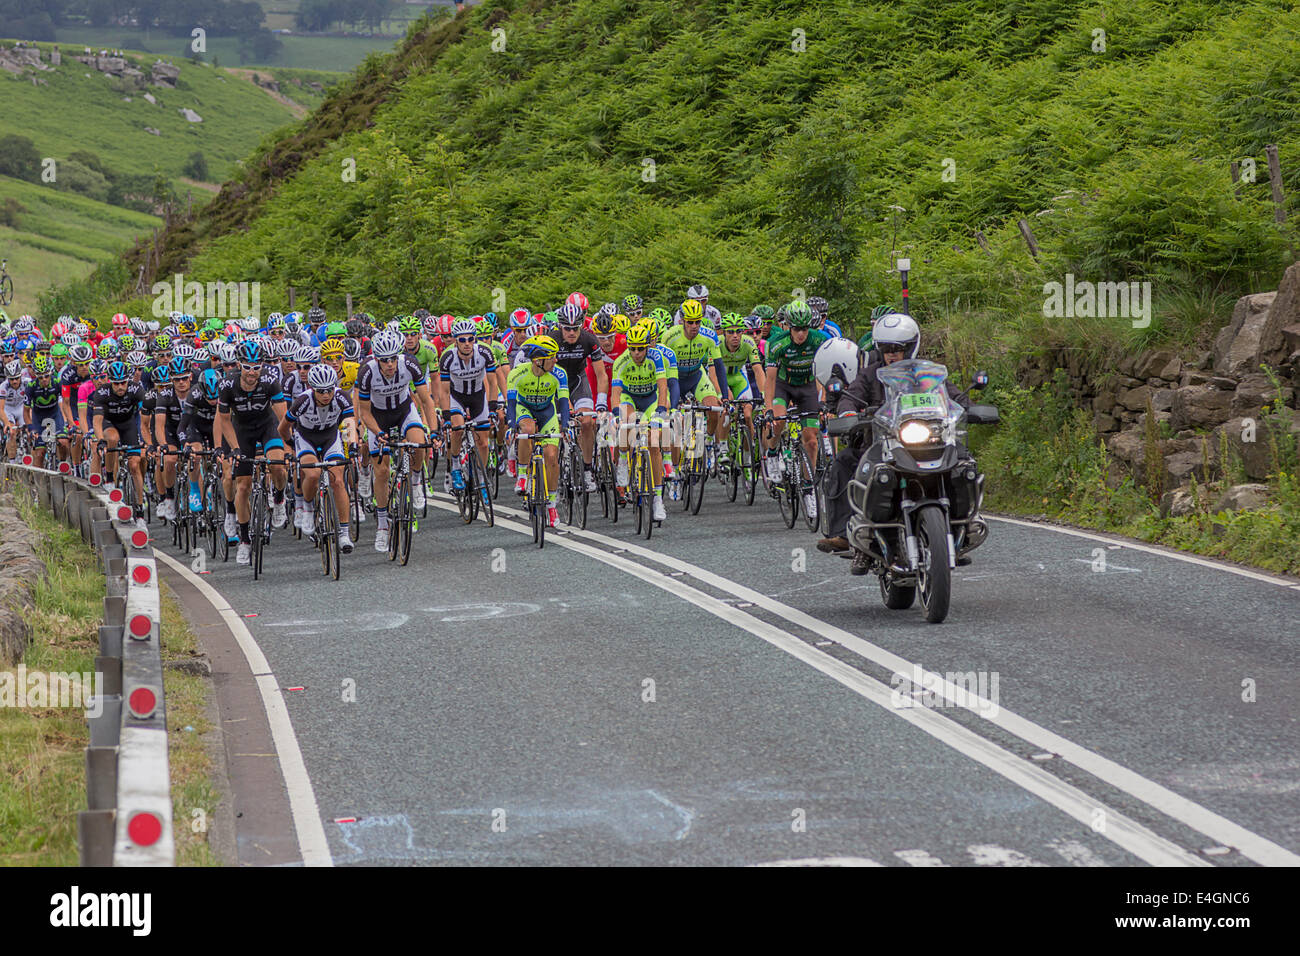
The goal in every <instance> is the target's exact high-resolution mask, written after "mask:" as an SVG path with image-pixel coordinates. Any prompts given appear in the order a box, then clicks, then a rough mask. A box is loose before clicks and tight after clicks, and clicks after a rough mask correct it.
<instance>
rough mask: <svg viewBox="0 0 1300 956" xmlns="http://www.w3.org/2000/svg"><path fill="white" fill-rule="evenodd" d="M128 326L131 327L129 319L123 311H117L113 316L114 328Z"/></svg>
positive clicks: (125, 327) (126, 327) (127, 327)
mask: <svg viewBox="0 0 1300 956" xmlns="http://www.w3.org/2000/svg"><path fill="white" fill-rule="evenodd" d="M130 327H131V320H130V319H128V318H127V317H126V313H125V312H118V313H117V314H115V315H114V316H113V328H114V330H117V329H129V328H130Z"/></svg>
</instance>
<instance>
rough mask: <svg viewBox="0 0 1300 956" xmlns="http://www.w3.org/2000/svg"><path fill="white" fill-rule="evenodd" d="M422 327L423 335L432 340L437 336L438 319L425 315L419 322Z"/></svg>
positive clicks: (434, 316)
mask: <svg viewBox="0 0 1300 956" xmlns="http://www.w3.org/2000/svg"><path fill="white" fill-rule="evenodd" d="M420 323H421V325H423V326H424V334H425V335H427V336H428V337H429V338H434V337H435V336H436V335H437V334H438V317H437V316H436V315H426V316H425V317H424V318H423V319H421V320H420Z"/></svg>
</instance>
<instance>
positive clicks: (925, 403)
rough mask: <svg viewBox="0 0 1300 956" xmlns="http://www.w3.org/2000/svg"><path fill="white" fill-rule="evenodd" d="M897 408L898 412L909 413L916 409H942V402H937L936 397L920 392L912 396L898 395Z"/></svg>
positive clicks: (937, 398)
mask: <svg viewBox="0 0 1300 956" xmlns="http://www.w3.org/2000/svg"><path fill="white" fill-rule="evenodd" d="M898 407H899V410H900V411H904V412H911V411H915V410H916V409H918V408H943V402H941V401H940V400H939V396H938V395H932V394H930V393H928V392H921V393H919V394H913V395H900V396H899V397H898Z"/></svg>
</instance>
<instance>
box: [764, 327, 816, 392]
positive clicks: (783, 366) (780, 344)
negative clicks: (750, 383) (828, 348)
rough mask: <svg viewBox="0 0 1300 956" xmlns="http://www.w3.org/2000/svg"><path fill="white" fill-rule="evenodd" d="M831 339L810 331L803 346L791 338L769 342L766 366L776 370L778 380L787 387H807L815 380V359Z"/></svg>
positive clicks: (814, 330) (812, 330) (813, 330)
mask: <svg viewBox="0 0 1300 956" xmlns="http://www.w3.org/2000/svg"><path fill="white" fill-rule="evenodd" d="M830 338H831V337H830V336H829V335H827V334H826V333H825V332H822V331H820V330H818V329H809V330H808V338H806V339H805V340H804V342H803V344H802V345H798V344H796V343H795V340H794V339H793V338H792V337H789V336H787V337H785V338H782V339H781V340H779V341H776V342H772V341H771V340H769V344H768V349H767V359H766V361H765V365H766V367H767V368H775V369H776V377H777V379H779V380H780V381H783V382H785V383H786V384H787V385H807V384H808V383H810V382H811V381H812V380H813V357H814V356H815V355H816V354H817V349H819V348H820V347H821V346H822V343H824V342H829V341H830Z"/></svg>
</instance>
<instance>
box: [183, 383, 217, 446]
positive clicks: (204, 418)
mask: <svg viewBox="0 0 1300 956" xmlns="http://www.w3.org/2000/svg"><path fill="white" fill-rule="evenodd" d="M216 418H217V405H216V402H209V401H208V400H207V399H206V398H204V397H203V394H202V392H201V390H199V389H191V390H190V393H189V395H187V396H185V401H184V402H182V403H181V421H180V425H179V427H178V429H177V434H178V435H179V436H180V438H181V439H182V440H183V441H186V442H193V441H200V440H202V441H204V442H206V443H207V444H209V445H211V444H212V423H213V422H214V421H216Z"/></svg>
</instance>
